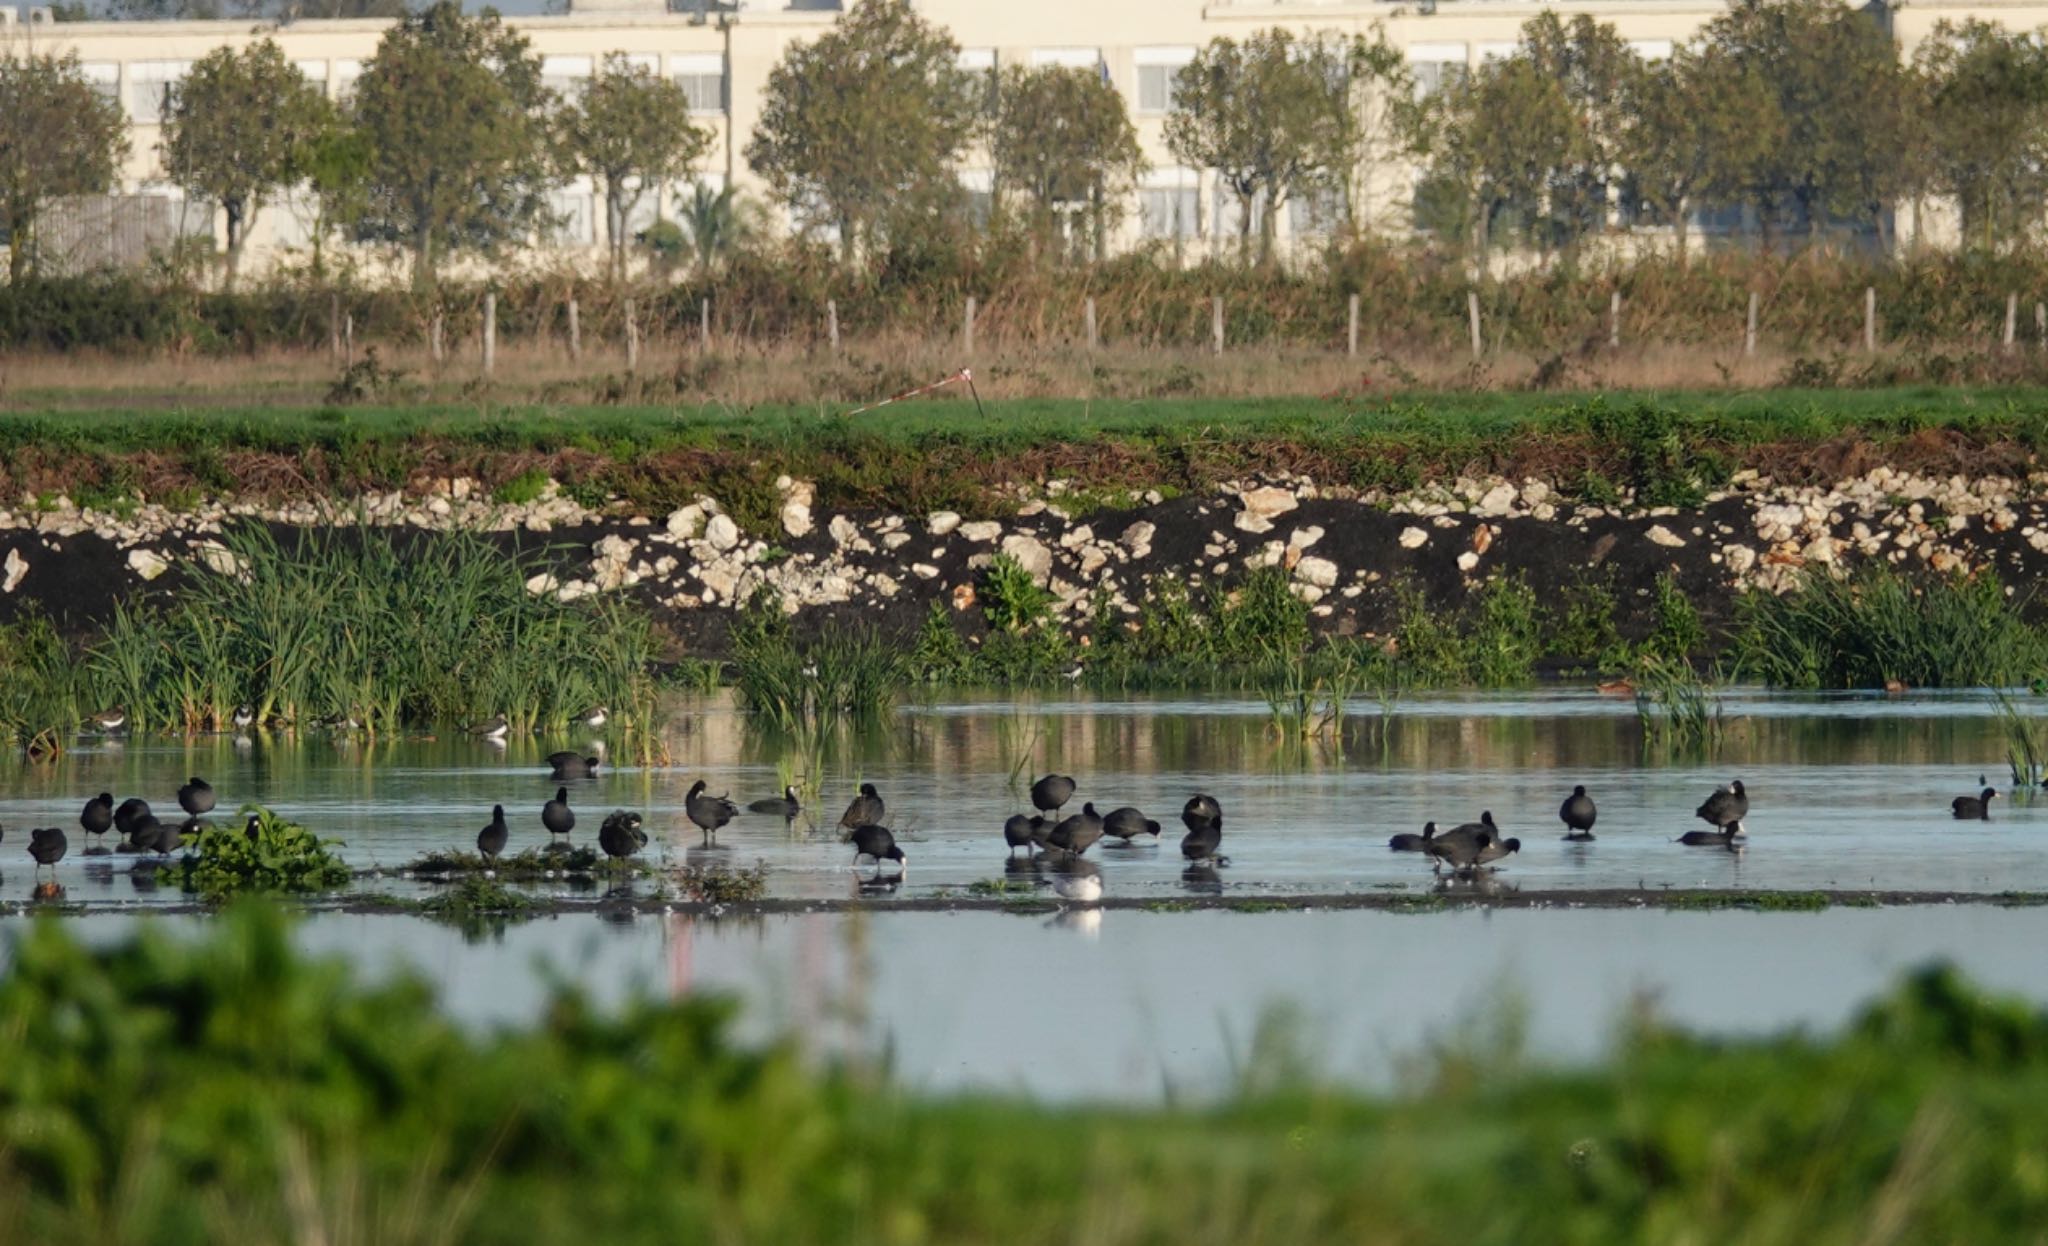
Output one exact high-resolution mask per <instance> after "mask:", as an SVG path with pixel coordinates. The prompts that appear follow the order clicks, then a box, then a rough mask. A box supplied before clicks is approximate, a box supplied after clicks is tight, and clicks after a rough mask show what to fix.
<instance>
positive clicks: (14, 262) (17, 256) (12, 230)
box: [7, 212, 35, 286]
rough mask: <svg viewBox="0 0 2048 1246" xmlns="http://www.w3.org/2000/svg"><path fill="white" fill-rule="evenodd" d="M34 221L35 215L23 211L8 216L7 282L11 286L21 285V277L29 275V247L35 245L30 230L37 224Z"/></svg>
mask: <svg viewBox="0 0 2048 1246" xmlns="http://www.w3.org/2000/svg"><path fill="white" fill-rule="evenodd" d="M34 221H35V218H34V217H33V216H30V215H27V214H25V213H21V212H15V213H12V214H10V216H9V217H8V231H7V284H8V285H11V286H13V285H20V284H21V279H22V278H23V277H25V276H27V275H28V254H29V247H30V246H32V245H33V242H32V238H33V235H32V233H31V232H30V231H31V230H33V229H34V227H35V226H34Z"/></svg>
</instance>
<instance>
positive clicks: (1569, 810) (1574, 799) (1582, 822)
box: [1557, 783, 1600, 839]
mask: <svg viewBox="0 0 2048 1246" xmlns="http://www.w3.org/2000/svg"><path fill="white" fill-rule="evenodd" d="M1557 816H1558V817H1559V818H1560V819H1561V820H1563V822H1564V837H1565V838H1566V839H1591V838H1593V820H1594V819H1595V818H1597V817H1599V816H1600V811H1599V810H1598V809H1595V808H1594V807H1593V798H1592V797H1591V796H1588V795H1586V785H1585V784H1583V783H1581V784H1579V785H1578V786H1577V787H1574V788H1573V789H1572V794H1571V795H1569V796H1567V797H1565V798H1564V804H1562V805H1560V806H1558V810H1557Z"/></svg>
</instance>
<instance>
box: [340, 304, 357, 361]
mask: <svg viewBox="0 0 2048 1246" xmlns="http://www.w3.org/2000/svg"><path fill="white" fill-rule="evenodd" d="M355 362H356V316H355V313H354V312H343V313H342V314H341V366H342V367H344V368H352V367H354V366H355Z"/></svg>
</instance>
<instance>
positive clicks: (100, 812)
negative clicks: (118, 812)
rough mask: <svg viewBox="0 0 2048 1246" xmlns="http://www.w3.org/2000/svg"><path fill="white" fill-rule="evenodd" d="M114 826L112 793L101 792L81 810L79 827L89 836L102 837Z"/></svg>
mask: <svg viewBox="0 0 2048 1246" xmlns="http://www.w3.org/2000/svg"><path fill="white" fill-rule="evenodd" d="M113 825H114V797H113V794H112V793H110V792H101V793H100V794H99V795H97V796H95V797H93V798H92V799H91V800H89V801H86V802H85V808H84V809H81V810H79V813H78V827H79V829H80V830H82V831H84V832H85V833H86V834H87V835H88V836H100V835H104V834H106V833H107V829H108V828H109V827H111V826H113Z"/></svg>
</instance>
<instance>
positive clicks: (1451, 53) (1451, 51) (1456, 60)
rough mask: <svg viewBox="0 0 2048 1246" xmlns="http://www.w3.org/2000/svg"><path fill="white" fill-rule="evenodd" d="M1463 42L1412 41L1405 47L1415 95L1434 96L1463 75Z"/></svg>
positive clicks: (1417, 96)
mask: <svg viewBox="0 0 2048 1246" xmlns="http://www.w3.org/2000/svg"><path fill="white" fill-rule="evenodd" d="M1465 64H1466V61H1465V45H1464V44H1462V43H1416V44H1411V45H1409V48H1408V73H1409V75H1410V76H1411V77H1413V78H1414V80H1415V98H1416V99H1423V98H1425V97H1427V96H1430V95H1434V94H1436V93H1437V92H1438V91H1441V90H1443V89H1444V88H1445V87H1447V86H1450V85H1452V84H1453V83H1456V82H1457V81H1459V80H1460V79H1462V78H1463V77H1464V76H1465Z"/></svg>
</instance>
